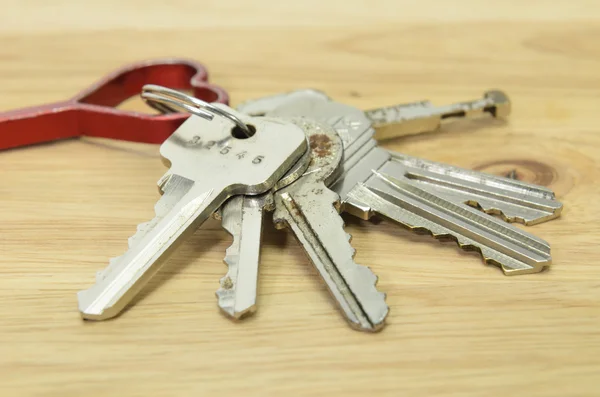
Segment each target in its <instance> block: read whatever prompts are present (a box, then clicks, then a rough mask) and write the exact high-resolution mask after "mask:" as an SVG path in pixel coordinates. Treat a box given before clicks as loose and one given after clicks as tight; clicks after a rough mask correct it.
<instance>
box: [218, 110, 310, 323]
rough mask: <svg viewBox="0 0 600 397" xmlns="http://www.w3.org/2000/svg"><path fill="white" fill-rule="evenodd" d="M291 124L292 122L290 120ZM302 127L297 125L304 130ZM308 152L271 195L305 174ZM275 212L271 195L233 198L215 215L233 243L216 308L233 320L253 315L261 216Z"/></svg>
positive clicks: (229, 249)
mask: <svg viewBox="0 0 600 397" xmlns="http://www.w3.org/2000/svg"><path fill="white" fill-rule="evenodd" d="M291 122H294V120H291ZM304 125H305V123H300V125H299V126H300V127H304ZM310 154H311V153H310V150H307V151H306V153H305V154H304V156H302V158H301V159H300V160H298V161H297V162H296V164H295V165H294V166H293V167H292V168H291V169H290V170H289V171H288V172H287V174H286V175H285V176H284V177H283V178H282V179H281V180H280V181H279V182H277V183H276V184H275V186H274V187H273V189H272V191H276V190H278V189H281V188H283V187H285V186H287V185H289V184H291V183H293V182H294V181H295V180H296V179H298V178H299V177H301V176H302V174H304V171H306V169H307V167H308V164H309V161H310V159H311V155H310ZM273 209H274V202H273V194H272V192H268V193H265V194H262V195H258V196H235V197H232V198H230V199H229V200H228V201H227V202H226V203H225V204H224V205H223V207H222V209H221V210H219V211H217V212H216V213H215V215H216V218H217V219H220V220H221V224H222V226H223V228H224V229H225V230H226V231H227V232H228V233H229V234H231V236H232V237H233V241H232V243H231V245H230V246H229V248H227V251H226V253H225V259H224V260H223V261H224V262H225V264H226V265H227V266H228V269H227V274H226V275H225V276H224V277H223V278H221V281H220V288H219V289H218V290H217V292H216V296H217V299H218V305H219V307H220V308H221V310H222V311H223V313H225V314H226V315H227V316H229V317H231V318H233V319H241V318H242V317H244V316H246V315H249V314H252V313H254V311H255V310H256V295H257V286H258V266H259V260H260V248H261V242H262V229H263V221H264V214H265V212H266V211H272V210H273Z"/></svg>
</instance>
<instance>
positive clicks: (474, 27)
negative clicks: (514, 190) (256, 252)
mask: <svg viewBox="0 0 600 397" xmlns="http://www.w3.org/2000/svg"><path fill="white" fill-rule="evenodd" d="M203 3H206V4H203V5H201V6H200V5H199V4H198V2H194V1H183V0H181V1H172V2H170V3H168V5H166V4H167V3H165V2H160V1H129V2H122V1H117V0H104V1H102V2H97V4H94V3H92V2H75V1H73V2H68V1H52V2H45V1H41V0H37V1H27V2H25V1H17V0H8V1H4V2H3V4H2V5H3V10H2V13H1V15H0V87H1V89H0V91H1V93H2V95H1V96H0V109H3V110H8V109H12V108H16V107H22V106H29V105H35V104H40V103H45V102H49V101H54V100H59V99H64V98H67V97H69V96H72V95H73V94H74V93H76V92H77V91H78V90H80V89H82V88H84V87H86V86H87V85H88V84H90V83H91V82H93V81H95V80H96V79H97V78H98V77H100V76H101V75H103V74H104V73H107V72H109V71H111V70H112V69H113V68H115V67H118V66H120V65H122V64H124V63H127V62H131V61H137V60H141V59H144V58H151V57H162V56H168V55H175V56H185V57H189V58H195V59H198V60H201V61H203V62H205V63H206V64H207V65H208V67H209V68H210V70H211V72H212V73H211V77H212V80H213V81H214V82H216V83H218V84H219V85H221V86H223V87H225V88H226V89H227V90H229V92H230V93H231V97H232V102H233V104H236V103H239V102H240V101H242V100H246V99H249V98H252V97H256V96H260V95H264V94H271V93H277V92H281V91H286V90H291V89H296V88H302V87H314V88H318V89H322V90H325V91H326V92H327V93H328V94H330V95H331V96H332V97H334V98H335V99H338V100H341V101H344V102H347V103H349V104H353V105H356V106H359V107H362V108H368V107H374V106H378V105H390V104H395V103H400V102H408V101H413V100H417V99H425V98H427V99H431V100H432V101H433V102H434V103H436V104H446V103H451V102H455V101H459V100H466V99H475V98H478V97H479V96H480V95H481V93H482V92H483V91H484V90H486V89H488V88H493V87H498V88H501V89H503V90H505V91H506V92H508V93H509V94H510V96H511V98H512V100H513V104H514V107H513V114H512V116H511V117H510V120H509V121H508V123H506V124H503V123H494V122H491V121H490V120H483V121H479V122H461V123H455V124H453V125H448V126H446V127H445V128H444V129H443V130H442V131H441V132H440V133H437V134H429V135H424V136H418V137H412V138H407V139H397V140H391V141H388V142H385V143H384V145H385V146H386V147H387V148H390V149H394V150H397V151H402V152H405V153H409V154H411V155H416V156H421V157H425V158H428V159H432V160H436V161H443V162H448V163H451V164H455V165H459V166H462V167H467V168H475V169H480V170H485V171H489V172H494V173H497V174H502V173H505V172H508V171H510V170H512V169H514V168H516V169H517V171H518V175H519V176H520V177H521V178H523V179H525V180H528V181H537V182H538V183H543V184H545V185H547V186H549V187H551V188H552V189H554V190H555V191H556V193H557V195H558V197H559V198H560V200H561V201H562V202H563V203H564V206H565V207H564V212H563V216H562V217H561V218H560V219H558V220H555V221H552V222H549V223H546V224H542V225H538V226H534V227H531V228H528V230H529V231H531V232H533V233H535V234H536V235H538V236H539V237H541V238H544V239H546V240H547V241H548V242H549V243H550V244H551V245H552V254H553V260H554V265H553V267H552V269H551V270H550V271H548V272H545V273H542V274H535V275H528V276H520V277H519V276H517V277H505V276H503V275H502V273H501V272H500V271H499V270H498V269H497V268H494V267H487V266H484V265H483V264H482V261H481V259H480V258H479V257H478V256H477V255H476V254H473V253H464V252H462V251H460V250H459V249H458V248H457V247H456V246H455V244H454V243H445V244H442V243H440V242H437V241H435V240H433V239H432V238H430V237H427V236H416V235H413V234H411V233H409V232H407V231H405V230H403V229H400V228H399V227H396V226H395V225H393V224H391V223H388V222H383V223H381V224H378V225H375V224H372V223H370V222H364V221H359V220H357V219H354V218H351V217H348V216H345V219H346V222H347V225H348V226H347V230H348V232H350V233H352V234H353V236H354V240H353V244H354V246H355V247H356V248H357V251H358V253H357V262H359V263H362V264H368V265H369V266H371V268H372V269H373V270H374V271H375V272H376V273H377V274H378V275H379V276H380V283H379V286H380V289H381V290H383V291H386V292H387V293H388V299H387V301H388V303H389V305H390V307H391V313H390V316H389V320H388V325H387V328H386V329H385V330H384V331H383V332H381V333H378V334H363V333H359V332H356V331H352V330H351V329H349V328H348V327H347V326H346V324H345V322H344V320H343V319H342V317H341V316H340V314H339V313H338V311H337V310H336V308H335V306H334V303H333V302H332V300H331V299H330V297H329V295H328V294H327V292H326V290H325V288H324V286H323V283H322V282H321V281H320V280H319V279H318V278H317V277H316V275H315V272H314V271H313V270H312V268H311V266H309V264H308V262H307V259H306V258H305V257H304V255H303V253H302V250H301V249H300V248H299V246H298V244H297V243H296V242H295V240H294V239H293V238H292V237H291V236H290V234H289V233H285V232H278V231H275V230H273V229H272V228H267V231H266V235H265V241H264V247H263V257H262V266H261V271H260V296H259V311H258V312H257V313H256V315H255V316H254V317H253V318H250V319H248V320H246V321H244V322H243V323H232V322H231V321H229V320H228V319H227V318H225V317H224V316H223V315H221V314H220V313H219V310H218V308H217V305H216V300H215V296H214V292H215V290H216V289H217V287H218V281H219V278H220V277H221V276H222V275H223V274H224V273H225V271H226V267H225V265H224V264H223V263H222V259H223V256H224V251H225V249H226V248H227V246H228V244H229V242H230V237H229V236H228V235H227V234H226V233H225V232H224V231H222V230H221V229H220V225H219V224H218V223H216V222H210V223H209V224H207V225H205V226H204V227H203V228H202V229H201V230H199V231H198V232H197V233H196V234H195V236H194V237H193V238H192V239H191V240H190V241H189V242H187V243H186V244H185V245H184V246H183V248H182V249H181V250H180V251H179V252H178V253H177V255H176V256H175V257H174V258H173V259H172V260H171V261H170V262H169V264H168V266H166V267H165V268H164V270H163V271H161V272H160V274H159V276H157V277H155V278H154V279H153V280H152V282H151V285H150V286H148V287H147V288H145V290H144V292H143V293H142V296H141V297H140V298H139V299H137V300H136V304H135V306H133V307H132V308H131V309H130V310H128V311H127V312H125V313H124V314H123V315H122V316H121V317H120V318H118V319H116V320H113V321H107V322H102V323H88V322H83V321H82V320H81V319H80V317H79V314H78V312H77V301H76V292H77V291H78V290H80V289H83V288H87V287H88V286H90V285H91V284H92V283H93V281H94V273H95V271H96V270H98V269H101V268H103V267H104V266H106V265H107V263H108V259H109V258H110V257H112V256H117V255H119V254H121V253H122V252H123V251H124V250H125V249H126V244H127V237H128V236H130V235H131V234H132V233H133V232H134V231H135V226H136V225H137V224H138V223H140V222H143V221H146V220H148V219H150V218H151V217H152V216H153V204H154V202H155V201H156V200H157V198H158V193H157V191H156V187H155V182H156V180H157V179H158V178H159V177H160V176H161V175H162V173H163V172H164V171H165V170H164V168H163V166H162V165H161V162H160V161H159V158H158V148H157V147H156V146H151V145H135V144H122V143H116V142H107V141H97V140H88V139H86V140H81V141H77V140H74V141H67V142H60V143H55V144H48V145H42V146H36V147H31V148H26V149H20V150H12V151H6V152H2V153H0V180H1V181H2V184H1V185H0V197H1V200H2V205H1V206H0V242H1V245H0V262H1V263H0V391H1V392H2V393H1V394H2V395H3V396H4V395H6V396H63V397H66V396H108V395H114V396H214V395H219V396H234V395H236V396H267V395H273V396H281V395H286V396H296V395H310V396H315V395H317V396H320V395H345V396H363V395H367V394H369V395H381V396H477V397H486V396H527V397H538V396H544V397H547V396H557V397H558V396H560V397H566V396H569V397H571V396H597V395H598V393H600V305H599V300H600V263H598V254H597V250H598V243H599V241H600V228H599V226H598V225H599V223H598V221H599V220H600V215H598V214H599V212H600V207H599V205H598V197H599V196H598V194H599V193H600V185H599V184H598V177H599V176H600V162H599V154H600V126H599V124H600V123H599V121H600V119H599V116H598V109H599V108H600V91H599V90H600V23H599V20H600V18H599V16H600V4H599V3H598V2H597V1H594V0H588V1H576V0H571V1H553V2H550V1H541V0H529V1H517V0H505V1H502V2H488V1H477V0H455V1H452V2H443V1H433V0H429V1H419V2H412V1H410V2H409V1H398V0H389V1H376V2H372V1H371V2H367V1H364V2H362V1H351V2H346V3H348V4H346V5H345V6H344V7H343V8H340V4H341V3H342V2H334V1H329V2H328V1H322V0H319V1H316V0H308V1H302V2H284V1H280V2H277V1H275V0H273V1H271V2H270V1H266V0H258V1H253V2H242V1H236V2H231V1H230V2H225V1H220V2H219V1H214V2H213V1H211V2H203ZM269 13H272V14H269ZM128 106H135V107H139V108H140V109H141V105H140V104H139V103H133V104H128ZM24 133H25V132H24Z"/></svg>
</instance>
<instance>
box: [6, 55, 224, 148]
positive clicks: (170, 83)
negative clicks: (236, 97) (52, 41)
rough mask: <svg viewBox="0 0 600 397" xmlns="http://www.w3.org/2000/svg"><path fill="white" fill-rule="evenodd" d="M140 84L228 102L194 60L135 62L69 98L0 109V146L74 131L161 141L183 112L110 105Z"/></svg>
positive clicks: (77, 134) (138, 90)
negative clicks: (141, 110) (147, 111)
mask: <svg viewBox="0 0 600 397" xmlns="http://www.w3.org/2000/svg"><path fill="white" fill-rule="evenodd" d="M145 84H157V85H162V86H166V87H169V88H174V89H179V90H182V89H183V90H188V89H191V90H192V91H193V94H194V96H195V97H197V98H200V99H202V100H204V101H206V102H220V103H224V104H228V102H229V96H228V94H227V92H226V91H225V90H223V89H222V88H220V87H218V86H216V85H213V84H210V83H208V72H207V70H206V68H205V67H204V66H203V65H202V64H200V63H198V62H195V61H191V60H187V59H178V58H166V59H155V60H149V61H143V62H138V63H134V64H131V65H128V66H125V67H123V68H121V69H118V70H116V71H114V72H113V73H111V74H109V75H107V76H106V77H104V78H103V79H101V80H100V81H98V82H97V83H96V84H94V85H92V86H91V87H89V88H87V89H86V90H84V91H82V92H81V93H79V94H78V95H76V96H75V97H74V98H72V99H70V100H67V101H64V102H57V103H52V104H47V105H42V106H35V107H30V108H25V109H17V110H13V111H9V112H6V113H0V150H2V149H10V148H15V147H20V146H27V145H32V144H36V143H42V142H50V141H55V140H59V139H66V138H74V137H80V136H90V137H101V138H111V139H119V140H125V141H133V142H144V143H162V142H163V141H164V140H165V139H167V138H168V137H169V136H170V135H171V134H172V133H173V131H175V129H177V127H179V126H180V125H181V123H183V121H184V120H185V119H187V118H188V117H189V114H187V113H174V114H173V113H172V114H159V115H151V114H144V113H139V112H133V111H124V110H119V109H117V108H115V106H118V105H119V104H120V103H122V102H123V101H125V100H126V99H129V98H131V97H132V96H134V95H137V94H139V93H141V91H142V87H143V86H144V85H145Z"/></svg>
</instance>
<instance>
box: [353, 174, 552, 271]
mask: <svg viewBox="0 0 600 397" xmlns="http://www.w3.org/2000/svg"><path fill="white" fill-rule="evenodd" d="M347 204H349V205H352V206H353V207H355V209H356V208H361V209H362V210H363V211H369V212H370V213H377V214H380V215H382V216H384V217H386V218H389V219H392V220H394V221H396V222H398V223H400V224H402V225H405V226H406V227H408V228H409V229H412V230H419V229H421V230H422V229H425V230H428V231H429V232H430V233H431V234H432V235H433V236H434V237H436V238H440V237H446V236H451V237H452V238H454V239H455V240H456V241H457V242H458V244H459V246H460V247H461V248H463V249H470V248H472V247H475V248H476V249H477V250H479V251H480V252H481V254H482V256H483V257H484V260H485V262H486V263H489V264H494V265H497V266H500V267H501V268H502V270H503V271H504V273H505V274H507V275H515V274H526V273H536V272H540V271H541V270H543V269H544V268H545V267H547V266H550V265H551V263H552V260H551V257H550V246H549V245H548V243H547V242H545V241H544V240H542V239H539V238H537V237H535V236H532V235H531V234H529V233H527V232H524V231H522V230H520V229H518V228H516V227H514V226H512V225H509V224H506V223H505V222H503V221H501V220H499V219H496V218H493V217H490V216H488V215H486V214H483V213H481V212H480V211H477V210H475V209H473V208H471V207H469V206H467V205H457V204H454V203H452V202H450V201H448V200H446V199H445V198H443V197H441V196H437V195H436V194H435V192H432V191H429V190H428V189H426V188H424V187H422V186H418V185H416V184H415V183H413V182H412V181H410V180H408V179H395V178H394V177H392V176H390V175H386V174H382V173H379V172H376V173H375V174H374V177H373V178H371V179H369V181H368V182H367V183H361V184H359V185H357V187H356V188H355V189H353V190H352V191H351V192H350V193H349V194H348V201H347Z"/></svg>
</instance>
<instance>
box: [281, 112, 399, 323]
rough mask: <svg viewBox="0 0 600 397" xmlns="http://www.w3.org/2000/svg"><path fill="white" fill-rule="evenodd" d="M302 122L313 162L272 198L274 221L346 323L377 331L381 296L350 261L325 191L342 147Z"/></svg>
mask: <svg viewBox="0 0 600 397" xmlns="http://www.w3.org/2000/svg"><path fill="white" fill-rule="evenodd" d="M305 123H306V124H308V125H310V132H309V140H310V147H311V153H312V160H311V163H310V165H309V167H308V170H307V171H306V173H305V174H304V176H302V177H301V178H300V179H298V180H297V181H295V182H294V183H292V184H290V185H289V186H287V187H285V188H283V189H281V190H279V191H277V192H276V193H275V195H274V197H275V212H274V214H273V220H274V222H275V225H276V227H278V228H281V227H284V226H287V227H289V228H290V229H291V230H292V232H293V233H294V235H295V236H296V238H297V239H298V240H299V242H300V244H301V245H302V247H303V248H304V250H305V251H306V253H307V254H308V256H309V258H310V259H311V262H312V263H313V264H314V266H315V267H316V269H317V271H318V272H319V274H320V275H321V277H322V278H323V280H324V281H325V283H326V285H327V287H328V289H329V291H330V292H331V294H332V295H333V296H334V298H335V299H336V301H337V302H338V304H339V306H340V308H341V309H342V311H343V313H344V315H345V316H346V318H347V320H348V321H349V323H350V324H351V325H352V326H353V327H355V328H357V329H359V330H363V331H377V330H379V329H380V328H381V327H382V326H383V325H384V320H385V318H386V316H387V314H388V311H389V309H388V306H387V305H386V303H385V294H384V293H381V292H379V291H377V289H376V287H375V285H376V283H377V276H375V274H373V272H372V271H371V270H370V269H369V268H368V267H365V266H361V265H358V264H356V263H355V262H354V259H353V258H354V253H355V250H354V249H353V248H352V246H351V245H350V242H349V240H350V235H349V234H347V233H346V232H345V231H344V222H343V220H342V218H341V216H340V215H339V213H338V208H339V196H338V195H337V194H336V193H335V192H333V191H331V190H330V189H329V188H328V187H327V186H328V185H329V184H330V183H331V182H332V181H333V180H335V178H336V177H337V173H338V172H339V170H340V169H339V167H338V166H339V163H340V161H341V159H342V155H343V148H342V142H341V140H340V138H339V136H338V135H337V134H336V133H335V131H334V130H333V129H332V128H331V127H328V126H323V125H319V124H318V123H315V122H313V121H310V120H308V119H307V120H305ZM305 130H307V128H306V127H305Z"/></svg>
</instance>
